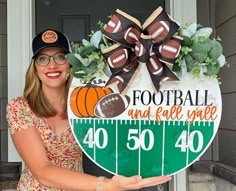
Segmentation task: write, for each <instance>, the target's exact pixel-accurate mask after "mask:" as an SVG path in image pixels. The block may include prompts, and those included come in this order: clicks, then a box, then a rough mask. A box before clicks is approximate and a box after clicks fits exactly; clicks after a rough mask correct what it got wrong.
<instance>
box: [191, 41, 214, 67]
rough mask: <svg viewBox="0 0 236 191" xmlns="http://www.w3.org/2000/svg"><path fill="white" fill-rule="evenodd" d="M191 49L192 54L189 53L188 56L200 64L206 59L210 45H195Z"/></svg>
mask: <svg viewBox="0 0 236 191" xmlns="http://www.w3.org/2000/svg"><path fill="white" fill-rule="evenodd" d="M191 48H192V52H190V55H191V56H192V57H193V58H194V59H196V60H197V61H198V62H200V63H202V62H204V60H205V59H206V58H207V56H208V51H209V50H210V48H211V45H210V44H208V43H195V44H193V45H192V46H191Z"/></svg>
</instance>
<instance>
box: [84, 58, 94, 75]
mask: <svg viewBox="0 0 236 191" xmlns="http://www.w3.org/2000/svg"><path fill="white" fill-rule="evenodd" d="M83 70H84V72H85V73H86V74H94V73H95V72H96V71H97V62H95V61H94V62H92V63H90V65H89V67H83Z"/></svg>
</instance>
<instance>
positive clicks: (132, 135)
mask: <svg viewBox="0 0 236 191" xmlns="http://www.w3.org/2000/svg"><path fill="white" fill-rule="evenodd" d="M147 136H148V137H149V144H148V145H146V144H145V139H146V137H147ZM131 141H132V142H134V143H133V145H132V144H131V143H130V142H131ZM131 145H132V146H131ZM153 145H154V135H153V132H152V131H151V130H149V129H145V130H143V131H142V132H141V133H140V135H139V132H138V129H129V134H128V142H127V144H126V146H127V148H128V149H129V150H136V149H138V148H139V147H141V148H142V149H143V150H145V151H149V150H151V149H152V147H153Z"/></svg>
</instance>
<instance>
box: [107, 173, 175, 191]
mask: <svg viewBox="0 0 236 191" xmlns="http://www.w3.org/2000/svg"><path fill="white" fill-rule="evenodd" d="M169 180H171V176H156V177H150V178H144V179H143V178H142V177H141V176H132V177H125V176H120V175H117V176H113V177H112V179H105V180H104V182H103V191H120V190H134V189H140V188H144V187H149V186H155V185H158V184H163V183H165V182H167V181H169Z"/></svg>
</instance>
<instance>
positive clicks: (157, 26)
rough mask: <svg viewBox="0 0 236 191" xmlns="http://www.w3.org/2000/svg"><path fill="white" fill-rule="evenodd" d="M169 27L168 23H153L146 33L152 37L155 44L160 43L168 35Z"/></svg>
mask: <svg viewBox="0 0 236 191" xmlns="http://www.w3.org/2000/svg"><path fill="white" fill-rule="evenodd" d="M169 30H170V27H169V22H168V21H160V22H156V23H154V24H153V25H152V26H151V27H150V28H148V29H147V31H148V33H149V34H150V35H151V36H152V39H153V40H154V41H155V42H160V41H162V40H163V39H165V38H166V37H167V35H168V33H169Z"/></svg>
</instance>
